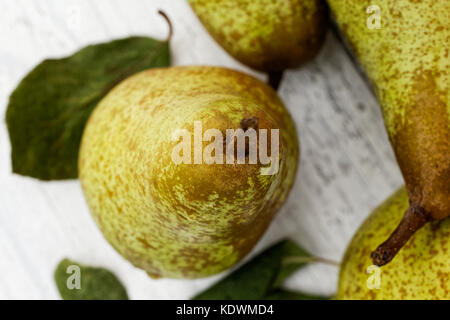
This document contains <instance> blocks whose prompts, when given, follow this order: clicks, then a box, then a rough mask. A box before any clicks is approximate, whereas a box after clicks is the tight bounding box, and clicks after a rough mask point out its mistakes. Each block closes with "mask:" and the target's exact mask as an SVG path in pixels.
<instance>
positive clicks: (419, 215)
mask: <svg viewBox="0 0 450 320" xmlns="http://www.w3.org/2000/svg"><path fill="white" fill-rule="evenodd" d="M429 220H430V216H429V215H428V214H427V213H426V212H425V210H423V209H422V208H420V207H417V206H414V205H411V206H410V207H409V208H408V210H406V212H405V215H404V216H403V219H402V221H400V224H399V225H398V226H397V228H396V229H395V230H394V232H392V234H391V235H390V236H389V238H388V239H387V240H386V241H385V242H383V243H382V244H381V245H379V246H378V248H377V249H376V250H375V251H373V252H372V254H371V257H372V262H373V264H374V265H377V266H383V265H385V264H387V263H388V262H390V261H391V260H392V259H393V258H394V257H395V255H396V254H397V252H398V251H399V250H400V249H401V248H402V247H403V246H404V245H405V243H406V242H407V241H408V240H409V238H411V236H412V235H413V234H414V233H415V232H416V231H417V230H419V229H420V228H422V227H423V226H424V225H425V224H426V223H427V222H428V221H429Z"/></svg>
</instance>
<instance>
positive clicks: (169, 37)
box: [158, 10, 173, 42]
mask: <svg viewBox="0 0 450 320" xmlns="http://www.w3.org/2000/svg"><path fill="white" fill-rule="evenodd" d="M158 13H159V14H160V15H161V16H162V17H163V18H164V20H166V22H167V25H168V26H169V35H168V36H167V40H166V42H170V40H171V39H172V36H173V25H172V21H170V19H169V17H168V16H167V14H166V13H165V12H164V11H162V10H158Z"/></svg>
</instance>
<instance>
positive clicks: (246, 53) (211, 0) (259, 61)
mask: <svg viewBox="0 0 450 320" xmlns="http://www.w3.org/2000/svg"><path fill="white" fill-rule="evenodd" d="M188 2H189V4H190V5H191V7H192V9H193V10H194V12H195V13H196V14H197V16H198V17H199V19H200V21H201V22H202V23H203V25H204V26H205V28H206V29H207V30H208V31H209V33H210V34H211V35H212V37H213V38H214V39H215V40H216V41H217V42H218V43H219V44H220V45H221V46H222V47H223V48H224V49H225V50H226V51H227V52H228V53H229V54H230V55H232V56H233V57H234V58H235V59H237V60H238V61H240V62H242V63H243V64H245V65H247V66H249V67H251V68H254V69H257V70H260V71H265V72H277V71H283V70H285V69H288V68H295V67H297V66H299V65H301V64H303V63H305V62H306V61H308V60H310V59H312V58H313V57H314V56H315V55H316V54H317V53H318V52H319V49H320V48H321V46H322V43H323V41H324V39H325V34H326V31H327V27H328V17H327V10H326V4H325V2H324V1H323V0H301V1H299V0H188Z"/></svg>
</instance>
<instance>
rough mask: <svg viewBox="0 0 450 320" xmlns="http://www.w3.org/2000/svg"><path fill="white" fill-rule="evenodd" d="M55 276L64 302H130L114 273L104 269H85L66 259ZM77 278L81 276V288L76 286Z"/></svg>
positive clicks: (60, 264)
mask: <svg viewBox="0 0 450 320" xmlns="http://www.w3.org/2000/svg"><path fill="white" fill-rule="evenodd" d="M78 268H79V269H78ZM54 276H55V282H56V286H57V287H58V291H59V293H60V295H61V297H62V298H63V299H64V300H128V295H127V292H126V290H125V287H124V286H123V285H122V283H121V282H120V281H119V279H117V277H116V276H115V275H114V274H113V273H112V272H110V271H108V270H106V269H104V268H93V267H85V266H82V265H80V264H79V263H76V262H74V261H71V260H68V259H64V260H62V261H61V262H60V263H59V265H58V267H57V268H56V270H55V275H54ZM77 276H80V282H79V284H80V287H79V288H77V286H76V285H77V282H76V279H75V277H77ZM69 287H70V288H71V289H70V288H69Z"/></svg>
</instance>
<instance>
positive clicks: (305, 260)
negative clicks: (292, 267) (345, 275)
mask: <svg viewBox="0 0 450 320" xmlns="http://www.w3.org/2000/svg"><path fill="white" fill-rule="evenodd" d="M312 262H318V263H325V264H329V265H333V266H337V267H339V266H340V265H341V264H340V263H339V262H337V261H334V260H330V259H326V258H321V257H315V256H310V257H286V258H284V259H283V261H282V262H281V263H282V264H294V263H295V264H304V263H312Z"/></svg>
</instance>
